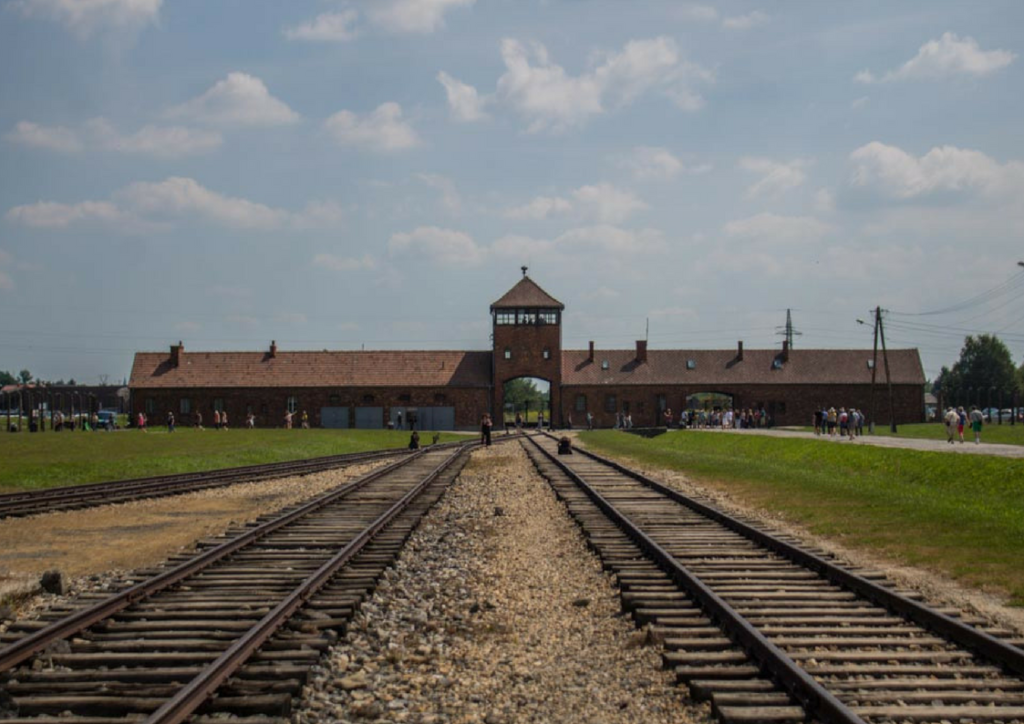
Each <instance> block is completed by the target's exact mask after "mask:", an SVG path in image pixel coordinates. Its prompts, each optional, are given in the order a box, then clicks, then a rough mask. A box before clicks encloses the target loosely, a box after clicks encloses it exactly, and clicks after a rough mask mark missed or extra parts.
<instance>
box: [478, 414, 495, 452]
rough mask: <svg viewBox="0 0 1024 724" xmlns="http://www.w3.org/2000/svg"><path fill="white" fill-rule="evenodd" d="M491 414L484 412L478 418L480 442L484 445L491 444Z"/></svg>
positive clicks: (488, 445)
mask: <svg viewBox="0 0 1024 724" xmlns="http://www.w3.org/2000/svg"><path fill="white" fill-rule="evenodd" d="M491 425H492V423H491V416H490V415H488V414H487V413H484V416H483V417H482V418H480V443H481V444H483V445H485V446H486V447H490V446H491Z"/></svg>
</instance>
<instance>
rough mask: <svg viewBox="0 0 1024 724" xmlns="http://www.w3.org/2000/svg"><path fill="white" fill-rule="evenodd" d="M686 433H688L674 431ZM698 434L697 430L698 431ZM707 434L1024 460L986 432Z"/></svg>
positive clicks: (1016, 448)
mask: <svg viewBox="0 0 1024 724" xmlns="http://www.w3.org/2000/svg"><path fill="white" fill-rule="evenodd" d="M671 432H674V433H675V432H678V433H683V434H685V433H686V432H688V431H687V430H672V431H671ZM694 432H697V431H694ZM703 432H718V433H724V434H726V435H768V436H774V437H799V438H804V439H818V440H820V441H821V444H822V445H877V446H878V447H901V448H906V449H907V450H926V451H928V452H942V453H956V454H957V455H997V456H999V457H1004V458H1024V445H995V444H992V443H986V442H984V439H985V433H984V431H982V433H981V437H982V442H981V443H980V444H978V445H975V444H974V441H973V440H970V439H969V438H970V437H973V435H970V433H968V431H966V430H965V431H964V438H965V439H967V442H965V443H960V442H956V443H954V444H953V445H950V444H949V443H948V442H946V441H945V440H919V439H916V438H908V437H886V436H884V435H865V436H864V437H858V438H854V439H853V440H848V439H845V438H841V437H839V436H838V435H837V436H836V437H834V438H829V437H828V436H827V435H821V436H817V438H816V436H815V434H814V433H813V432H802V431H798V430H707V431H703Z"/></svg>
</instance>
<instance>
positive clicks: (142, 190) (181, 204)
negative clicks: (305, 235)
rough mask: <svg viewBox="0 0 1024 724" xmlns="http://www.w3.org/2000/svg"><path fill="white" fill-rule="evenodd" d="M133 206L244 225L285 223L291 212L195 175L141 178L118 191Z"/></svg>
mask: <svg viewBox="0 0 1024 724" xmlns="http://www.w3.org/2000/svg"><path fill="white" fill-rule="evenodd" d="M117 198H118V199H120V200H123V201H124V202H126V203H127V204H128V205H130V206H131V207H132V208H134V209H136V210H137V211H138V212H140V213H143V214H151V215H158V216H172V217H173V216H193V215H198V216H200V217H204V218H206V219H208V220H210V221H214V222H216V223H218V224H221V225H224V226H229V227H235V228H240V229H274V228H278V227H280V226H282V225H283V224H284V223H285V221H286V220H287V217H288V212H286V211H283V210H281V209H273V208H271V207H269V206H265V205H263V204H259V203H255V202H253V201H249V200H247V199H242V198H235V197H231V196H224V195H222V194H218V193H217V192H215V191H210V190H209V189H207V188H206V187H204V186H202V185H201V184H200V183H199V182H197V181H196V180H195V179H191V178H182V177H174V176H172V177H170V178H168V179H165V180H164V181H159V182H157V183H150V182H146V181H138V182H136V183H133V184H131V185H129V186H127V187H126V188H124V189H122V190H121V191H119V192H118V193H117Z"/></svg>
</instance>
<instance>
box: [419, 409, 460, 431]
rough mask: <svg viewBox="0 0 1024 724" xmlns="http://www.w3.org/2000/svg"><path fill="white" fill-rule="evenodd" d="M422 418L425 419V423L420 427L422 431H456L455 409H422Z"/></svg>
mask: <svg viewBox="0 0 1024 724" xmlns="http://www.w3.org/2000/svg"><path fill="white" fill-rule="evenodd" d="M424 413H426V414H424ZM420 417H421V418H423V423H422V424H421V425H420V429H421V430H454V429H455V408H454V407H421V408H420Z"/></svg>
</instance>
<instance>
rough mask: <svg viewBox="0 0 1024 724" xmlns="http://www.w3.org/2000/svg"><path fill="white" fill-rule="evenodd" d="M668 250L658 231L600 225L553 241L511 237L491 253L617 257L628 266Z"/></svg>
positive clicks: (572, 231)
mask: <svg viewBox="0 0 1024 724" xmlns="http://www.w3.org/2000/svg"><path fill="white" fill-rule="evenodd" d="M666 249H667V245H666V243H665V239H664V236H663V234H662V233H661V232H660V231H658V230H656V229H638V230H634V229H623V228H620V227H617V226H610V225H607V224H601V225H597V226H584V227H579V228H575V229H570V230H569V231H567V232H565V233H564V234H561V235H560V236H557V237H555V238H554V239H552V240H546V239H534V238H531V237H528V236H518V235H514V234H510V235H507V236H503V237H501V238H500V239H498V240H497V241H495V242H494V244H493V245H492V246H491V253H493V254H494V255H495V256H497V257H499V258H505V259H517V260H522V259H526V258H538V257H544V258H546V259H549V260H551V261H552V262H555V261H558V262H562V261H571V260H573V259H576V260H578V259H580V258H584V257H585V258H592V259H606V258H607V257H614V258H615V260H616V262H617V263H626V262H631V261H632V260H634V259H636V258H637V255H643V254H658V253H663V252H665V251H666Z"/></svg>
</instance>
